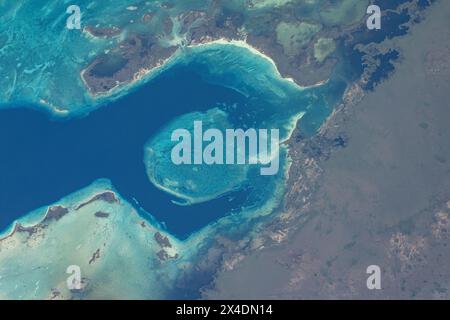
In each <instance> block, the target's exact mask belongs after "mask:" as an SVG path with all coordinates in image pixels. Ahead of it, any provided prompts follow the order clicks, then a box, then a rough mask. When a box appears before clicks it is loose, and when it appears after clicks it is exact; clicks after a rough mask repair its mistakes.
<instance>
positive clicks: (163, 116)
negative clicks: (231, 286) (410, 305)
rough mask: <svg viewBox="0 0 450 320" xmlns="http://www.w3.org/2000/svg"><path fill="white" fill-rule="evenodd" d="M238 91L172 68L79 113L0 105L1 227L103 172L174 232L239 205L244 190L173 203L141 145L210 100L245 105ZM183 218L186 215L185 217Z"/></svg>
mask: <svg viewBox="0 0 450 320" xmlns="http://www.w3.org/2000/svg"><path fill="white" fill-rule="evenodd" d="M244 99H245V98H244V97H243V96H242V95H240V94H238V93H237V92H236V91H233V90H231V89H227V88H224V87H220V86H216V85H213V84H210V83H207V82H205V81H204V80H202V79H201V77H200V76H199V75H197V74H196V73H195V72H194V71H192V70H190V69H188V67H177V68H176V69H173V70H171V72H170V73H165V74H163V75H161V76H159V77H158V78H157V79H155V80H153V81H151V83H149V84H146V85H144V86H142V87H140V88H139V89H138V90H136V91H135V92H133V93H131V94H129V95H127V96H126V97H124V98H122V99H119V100H117V101H115V102H112V103H111V104H109V105H108V106H105V107H103V108H100V109H98V110H97V111H94V112H92V113H91V114H90V115H89V116H87V117H84V118H73V119H70V120H51V117H49V115H48V114H47V113H44V112H38V111H36V110H33V109H30V108H22V107H19V108H14V109H5V110H0V150H1V156H0V229H3V228H5V227H6V226H8V225H9V224H10V223H11V222H12V221H14V220H15V219H17V218H19V217H21V216H23V215H25V214H26V213H28V212H30V211H32V210H34V209H36V208H39V207H42V206H45V205H49V204H51V203H53V202H55V201H57V200H59V199H60V198H62V197H65V196H67V195H68V194H70V193H73V192H75V191H78V190H80V189H82V188H84V187H86V186H87V185H89V184H91V183H92V182H93V181H94V180H96V179H99V178H108V179H110V180H111V182H112V184H113V185H114V187H115V188H116V189H117V191H118V192H119V193H120V194H121V195H122V196H123V197H124V198H125V199H127V200H129V201H131V202H133V199H136V200H137V201H138V202H139V204H140V206H142V208H144V209H145V210H146V211H147V212H150V213H151V214H152V215H153V216H154V217H156V218H157V219H158V220H159V221H163V222H164V223H165V224H166V226H167V228H168V230H169V231H170V232H172V233H173V234H175V235H177V236H179V237H180V238H183V237H186V236H187V235H189V234H190V233H192V232H193V231H196V230H198V229H199V228H201V227H202V226H204V225H206V224H208V223H210V222H212V221H214V220H216V219H217V218H219V217H221V216H223V215H224V214H226V213H229V212H230V211H231V210H232V209H233V208H237V207H239V206H240V205H241V204H242V203H243V201H244V199H243V197H244V193H241V195H239V194H238V193H235V194H231V195H228V196H224V197H222V198H221V199H216V200H214V201H210V202H208V203H204V204H199V205H193V206H178V205H175V204H173V203H172V202H171V200H172V199H173V197H171V196H169V195H168V194H166V193H164V192H163V191H160V190H158V189H157V188H155V187H154V186H153V185H152V184H151V183H150V182H149V180H148V177H147V175H146V172H145V167H144V162H143V159H144V154H143V147H144V145H145V143H146V142H147V140H148V139H149V138H150V137H151V136H152V135H153V134H154V133H156V132H157V131H158V130H159V129H160V128H161V127H162V126H163V125H164V124H166V123H167V122H169V121H170V120H172V119H174V118H175V117H176V116H178V115H181V114H184V113H187V112H191V111H200V110H207V109H210V108H211V107H213V106H214V105H215V104H216V103H227V104H232V103H243V102H244ZM186 217H189V218H186Z"/></svg>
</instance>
